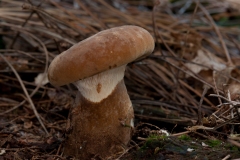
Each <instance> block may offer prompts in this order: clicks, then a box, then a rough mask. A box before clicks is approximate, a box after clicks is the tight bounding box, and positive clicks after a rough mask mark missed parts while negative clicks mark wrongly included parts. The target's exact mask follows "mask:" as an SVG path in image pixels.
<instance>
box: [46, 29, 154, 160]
mask: <svg viewBox="0 0 240 160" xmlns="http://www.w3.org/2000/svg"><path fill="white" fill-rule="evenodd" d="M153 49H154V39H153V37H152V36H151V34H150V33H149V32H148V31H147V30H145V29H143V28H141V27H138V26H132V25H127V26H120V27H115V28H112V29H108V30H104V31H101V32H99V33H97V34H96V35H93V36H91V37H89V38H87V39H85V40H83V41H81V42H79V43H77V44H75V45H74V46H72V47H71V48H70V49H68V50H66V51H65V52H63V53H61V54H60V55H58V56H56V57H55V58H54V60H53V61H52V63H51V64H50V66H49V70H48V78H49V81H50V83H51V84H53V85H54V86H62V85H66V84H69V83H73V84H74V85H75V86H76V87H77V89H78V90H79V93H78V95H77V96H76V102H75V105H74V106H73V107H72V110H71V112H70V116H69V117H70V118H69V119H70V120H69V121H70V127H68V129H67V130H68V132H67V135H66V140H65V144H64V154H65V155H68V156H74V157H76V158H79V159H91V158H92V157H96V156H98V157H100V158H103V159H106V157H107V156H110V155H112V154H116V153H118V152H120V151H123V150H124V149H125V147H126V145H127V144H128V143H129V141H130V139H131V132H132V128H133V127H134V126H133V118H134V113H133V107H132V103H131V101H130V98H129V96H128V93H127V90H126V86H125V84H124V80H123V77H124V72H125V67H126V65H127V63H129V62H132V61H134V60H136V59H137V60H138V59H141V58H143V57H145V56H147V55H149V54H150V53H152V51H153Z"/></svg>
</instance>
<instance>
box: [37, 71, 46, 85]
mask: <svg viewBox="0 0 240 160" xmlns="http://www.w3.org/2000/svg"><path fill="white" fill-rule="evenodd" d="M48 82H49V80H48V76H47V74H46V73H39V74H38V75H37V77H35V81H34V83H35V84H36V85H39V84H40V85H42V86H44V85H45V84H47V83H48Z"/></svg>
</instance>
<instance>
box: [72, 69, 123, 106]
mask: <svg viewBox="0 0 240 160" xmlns="http://www.w3.org/2000/svg"><path fill="white" fill-rule="evenodd" d="M125 68H126V65H123V66H121V67H117V68H113V69H111V70H107V71H105V72H102V73H99V74H97V75H94V76H92V77H89V78H86V79H83V80H80V81H77V82H75V83H74V84H75V86H76V87H77V88H78V90H79V91H80V92H81V94H82V95H83V96H84V97H85V98H86V99H88V100H89V101H92V102H95V103H96V102H100V101H102V100H103V99H105V98H107V97H108V96H109V95H110V94H111V93H112V92H113V90H114V89H115V87H116V85H117V84H118V83H119V82H120V81H121V80H122V79H123V77H124V71H125Z"/></svg>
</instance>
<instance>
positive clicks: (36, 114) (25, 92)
mask: <svg viewBox="0 0 240 160" xmlns="http://www.w3.org/2000/svg"><path fill="white" fill-rule="evenodd" d="M0 57H1V58H2V59H3V60H4V61H5V62H6V63H7V64H8V65H9V67H10V68H11V70H12V71H13V73H14V74H15V76H16V77H17V79H18V80H19V83H20V85H21V87H22V89H23V92H24V94H25V95H26V97H27V99H28V102H29V104H30V105H31V107H32V110H33V112H34V114H35V116H36V118H37V119H38V121H39V123H40V124H41V126H42V128H43V130H44V131H45V132H46V134H47V135H48V134H49V133H48V131H47V129H46V127H45V125H44V124H43V122H42V120H41V118H40V116H39V114H38V112H37V110H36V107H35V105H34V103H33V101H32V99H31V97H30V96H29V94H28V91H27V89H26V87H25V85H24V84H23V82H22V80H21V77H20V76H19V74H18V73H17V71H16V70H15V69H14V67H13V66H12V65H11V63H9V62H8V61H7V59H6V58H5V57H4V56H3V55H2V54H0Z"/></svg>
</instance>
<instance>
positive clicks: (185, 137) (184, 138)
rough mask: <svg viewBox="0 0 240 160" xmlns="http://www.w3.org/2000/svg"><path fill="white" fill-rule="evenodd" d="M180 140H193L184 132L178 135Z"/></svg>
mask: <svg viewBox="0 0 240 160" xmlns="http://www.w3.org/2000/svg"><path fill="white" fill-rule="evenodd" d="M178 139H179V140H184V141H189V140H191V138H190V136H188V135H186V134H183V135H181V136H179V137H178Z"/></svg>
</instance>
